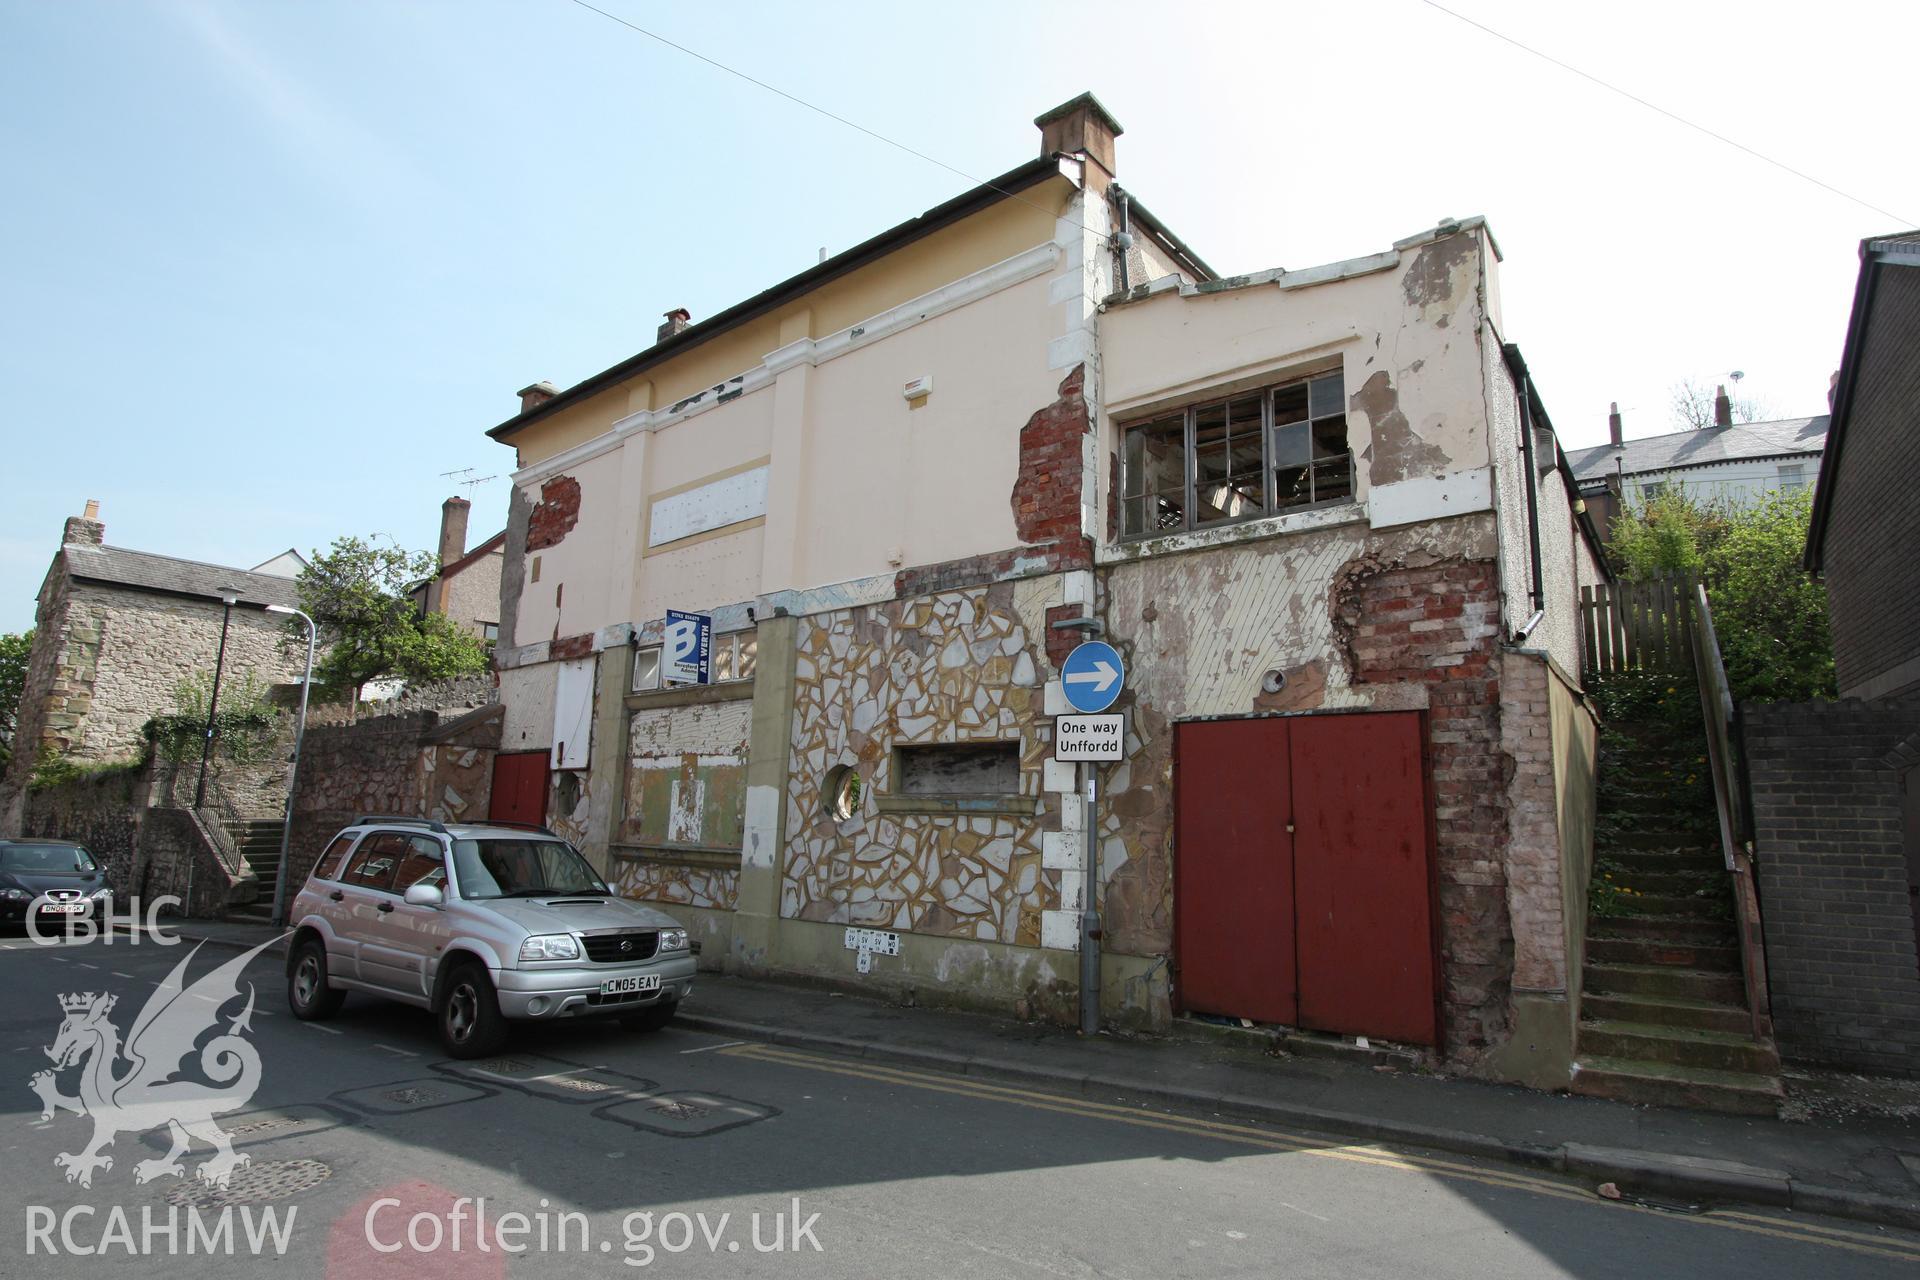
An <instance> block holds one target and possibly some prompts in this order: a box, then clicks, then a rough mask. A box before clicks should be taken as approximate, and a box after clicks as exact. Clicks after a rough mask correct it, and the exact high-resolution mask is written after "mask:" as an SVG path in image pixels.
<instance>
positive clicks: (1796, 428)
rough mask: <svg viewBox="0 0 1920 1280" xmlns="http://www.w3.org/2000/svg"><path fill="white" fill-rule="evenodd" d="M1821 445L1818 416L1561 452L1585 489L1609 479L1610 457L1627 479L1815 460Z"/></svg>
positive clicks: (1823, 432)
mask: <svg viewBox="0 0 1920 1280" xmlns="http://www.w3.org/2000/svg"><path fill="white" fill-rule="evenodd" d="M1826 443H1827V415H1826V414H1824V413H1823V414H1820V415H1819V416H1818V417H1813V418H1782V419H1780V420H1779V421H1777V422H1743V423H1741V424H1739V425H1738V426H1732V427H1702V428H1700V429H1699V430H1696V431H1676V432H1674V433H1673V434H1672V435H1665V436H1643V437H1641V438H1640V439H1638V440H1627V441H1625V442H1623V443H1622V444H1621V445H1620V447H1619V448H1617V449H1616V448H1614V447H1613V446H1612V445H1610V444H1602V445H1595V446H1593V447H1592V448H1589V449H1568V450H1567V451H1566V452H1567V463H1568V465H1570V466H1571V467H1572V468H1573V474H1574V476H1575V478H1577V479H1578V480H1579V481H1580V483H1582V484H1586V483H1588V482H1589V481H1599V480H1603V479H1605V478H1606V477H1607V476H1610V475H1612V474H1613V472H1614V457H1615V456H1616V455H1619V456H1620V470H1621V471H1622V472H1624V473H1625V474H1627V475H1630V476H1633V475H1644V474H1646V473H1648V472H1656V471H1678V470H1681V469H1683V468H1686V467H1705V466H1711V465H1713V464H1714V463H1717V462H1743V461H1747V460H1750V459H1754V458H1783V457H1790V456H1792V455H1793V454H1796V453H1804V454H1807V455H1808V456H1810V457H1816V458H1817V457H1819V455H1820V451H1821V450H1822V449H1824V448H1825V447H1826Z"/></svg>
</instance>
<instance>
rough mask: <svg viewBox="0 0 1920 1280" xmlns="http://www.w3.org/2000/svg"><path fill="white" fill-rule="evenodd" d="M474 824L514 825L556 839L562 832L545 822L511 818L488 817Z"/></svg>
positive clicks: (489, 825) (516, 828) (517, 828)
mask: <svg viewBox="0 0 1920 1280" xmlns="http://www.w3.org/2000/svg"><path fill="white" fill-rule="evenodd" d="M473 825H474V826H476V827H512V828H514V829H515V830H517V831H538V832H539V833H540V834H541V835H543V836H552V837H553V838H554V839H556V840H558V839H559V838H560V833H559V832H558V831H555V830H554V829H553V828H552V827H550V826H548V825H547V824H546V823H544V822H515V821H513V820H512V819H511V818H488V819H486V820H485V821H484V822H476V823H474V824H473Z"/></svg>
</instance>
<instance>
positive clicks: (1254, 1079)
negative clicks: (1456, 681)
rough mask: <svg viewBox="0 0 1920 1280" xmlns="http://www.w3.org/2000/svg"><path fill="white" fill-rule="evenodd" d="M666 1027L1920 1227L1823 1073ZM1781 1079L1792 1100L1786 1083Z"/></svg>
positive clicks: (933, 1012) (228, 939)
mask: <svg viewBox="0 0 1920 1280" xmlns="http://www.w3.org/2000/svg"><path fill="white" fill-rule="evenodd" d="M167 927H168V928H171V929H174V930H175V931H177V932H178V933H179V934H180V935H181V936H183V937H186V938H190V939H204V940H206V941H207V942H209V943H212V944H219V945H224V946H232V947H240V948H245V947H251V946H254V945H257V944H258V943H259V942H261V941H264V940H265V939H267V938H268V937H269V936H271V934H272V930H271V929H269V928H267V927H266V926H260V925H250V924H240V923H235V922H228V921H177V922H169V924H168V925H167ZM676 1025H677V1026H680V1027H683V1028H685V1029H688V1030H694V1031H705V1032H710V1033H713V1034H716V1035H721V1036H730V1037H736V1038H739V1039H741V1040H749V1041H756V1042H760V1043H765V1044H773V1045H786V1046H792V1047H795V1048H801V1049H809V1050H819V1051H824V1052H826V1053H830V1054H834V1055H839V1056H843V1057H848V1058H857V1059H863V1060H865V1061H866V1062H869V1063H875V1064H890V1065H893V1066H900V1067H911V1068H917V1069H924V1070H929V1071H937V1072H943V1073H949V1074H952V1075H956V1076H966V1077H977V1078H983V1079H991V1080H997V1081H1003V1082H1009V1083H1014V1084H1019V1085H1027V1086H1034V1087H1038V1088H1043V1089H1046V1090H1049V1091H1051V1092H1053V1093H1056V1094H1065V1095H1079V1096H1081V1097H1084V1098H1098V1099H1102V1100H1108V1101H1127V1102H1132V1103H1147V1104H1152V1105H1156V1106H1162V1107H1172V1108H1177V1109H1180V1110H1182V1111H1188V1112H1191V1111H1195V1110H1198V1111H1203V1112H1206V1113H1208V1114H1211V1115H1215V1116H1220V1117H1228V1116H1231V1117H1236V1118H1242V1119H1248V1120H1254V1121H1258V1122H1262V1123H1267V1124H1274V1125H1283V1126H1286V1127H1288V1128H1291V1129H1299V1130H1306V1131H1309V1132H1311V1133H1313V1134H1315V1135H1325V1136H1329V1137H1338V1138H1358V1139H1365V1140H1370V1141H1378V1142H1393V1143H1403V1144H1410V1145H1414V1146H1418V1147H1421V1148H1425V1149H1431V1150H1436V1151H1445V1152H1453V1153H1458V1154H1461V1155H1466V1156H1472V1157H1478V1158H1482V1159H1488V1160H1494V1161H1499V1162H1502V1163H1505V1164H1509V1165H1518V1166H1522V1167H1525V1168H1529V1169H1537V1170H1544V1171H1551V1172H1553V1173H1558V1174H1564V1175H1568V1176H1570V1177H1572V1178H1575V1179H1579V1180H1583V1181H1585V1182H1587V1183H1588V1184H1590V1185H1592V1186H1595V1187H1597V1186H1598V1185H1599V1184H1602V1183H1608V1182H1611V1183H1613V1184H1615V1185H1616V1186H1617V1187H1618V1188H1619V1189H1620V1190H1621V1191H1622V1192H1623V1193H1625V1194H1626V1195H1628V1196H1629V1197H1632V1196H1636V1195H1638V1196H1642V1197H1646V1198H1648V1199H1650V1200H1653V1201H1655V1202H1658V1203H1666V1202H1674V1201H1678V1202H1681V1203H1685V1204H1688V1205H1715V1204H1721V1205H1724V1204H1729V1203H1738V1204H1750V1205H1764V1206H1776V1207H1780V1208H1785V1209H1789V1210H1793V1211H1797V1212H1802V1213H1817V1214H1826V1215H1831V1216H1835V1217H1842V1218H1850V1219H1854V1220H1857V1221H1863V1222H1875V1223H1886V1224H1892V1225H1896V1226H1903V1227H1907V1228H1913V1229H1920V1117H1916V1116H1914V1115H1912V1114H1901V1113H1900V1112H1899V1109H1897V1108H1879V1109H1870V1108H1856V1107H1850V1106H1847V1105H1836V1104H1835V1086H1834V1084H1833V1081H1832V1079H1831V1078H1828V1079H1824V1080H1821V1081H1817V1082H1816V1081H1804V1080H1803V1081H1802V1084H1803V1085H1804V1086H1805V1087H1806V1088H1808V1089H1809V1090H1811V1091H1814V1092H1816V1093H1818V1094H1819V1095H1820V1098H1819V1101H1820V1103H1821V1105H1811V1106H1809V1105H1795V1102H1794V1100H1793V1099H1792V1098H1790V1100H1789V1106H1788V1109H1787V1110H1788V1114H1798V1115H1801V1116H1804V1117H1806V1118H1805V1119H1802V1120H1799V1121H1797V1122H1790V1121H1784V1120H1770V1119H1766V1118H1759V1117H1750V1116H1729V1115H1720V1114H1717V1113H1712V1112H1701V1111H1688V1110H1681V1109H1676V1108H1666V1107H1648V1106H1636V1105H1632V1104H1627V1103H1619V1102H1612V1101H1608V1100H1605V1099H1599V1098H1583V1097H1574V1096H1571V1095H1567V1094H1551V1093H1543V1092H1539V1091H1536V1090H1531V1089H1524V1088H1519V1087H1517V1086H1507V1085H1498V1084H1488V1083H1484V1082H1481V1081H1475V1080H1467V1079H1462V1078H1459V1077H1452V1076H1445V1075H1439V1074H1434V1073H1430V1072H1424V1071H1418V1070H1407V1069H1403V1068H1401V1067H1398V1066H1393V1065H1387V1064H1383V1063H1381V1062H1378V1061H1369V1060H1367V1059H1364V1058H1362V1059H1361V1060H1358V1061H1346V1060H1341V1059H1339V1058H1322V1057H1318V1056H1307V1055H1304V1054H1300V1053H1291V1052H1278V1053H1276V1052H1274V1051H1273V1042H1272V1041H1271V1040H1270V1039H1269V1038H1268V1037H1266V1036H1263V1035H1260V1034H1257V1033H1246V1034H1244V1035H1240V1034H1235V1033H1232V1032H1229V1031H1226V1030H1225V1029H1221V1028H1204V1029H1203V1028H1183V1029H1182V1031H1181V1032H1179V1033H1176V1034H1175V1035H1173V1036H1169V1037H1145V1036H1123V1035H1107V1034H1103V1035H1100V1036H1097V1037H1094V1038H1092V1039H1087V1038H1083V1037H1081V1036H1079V1035H1078V1034H1076V1033H1074V1032H1071V1031H1068V1030H1065V1029H1062V1028H1058V1027H1054V1026H1051V1025H1047V1024H1040V1023H1021V1022H1016V1021H1012V1020H1010V1019H1002V1018H994V1017H987V1016H982V1015H976V1014H968V1013H959V1012H954V1011H949V1010H937V1009H928V1008H922V1007H905V1006H901V1005H897V1004H890V1003H886V1002H883V1001H879V1000H871V999H866V998H862V997H858V996H853V995H845V994H842V993H839V992H835V991H827V990H820V989H815V988H811V987H801V986H794V985H787V984H781V983H772V982H763V981H752V980H746V979H741V978H732V977H725V976H722V975H718V974H712V973H704V974H702V975H701V978H700V980H699V981H698V982H697V983H696V985H695V990H694V998H693V999H692V1000H690V1001H688V1002H687V1004H686V1006H685V1007H684V1008H683V1009H682V1011H681V1013H680V1016H679V1018H678V1019H677V1022H676ZM1788 1084H1789V1089H1790V1090H1792V1089H1793V1088H1794V1086H1795V1081H1794V1080H1793V1079H1791V1078H1790V1079H1789V1081H1788ZM1843 1086H1844V1082H1843ZM1861 1087H1862V1088H1870V1087H1871V1082H1864V1081H1863V1082H1861ZM1840 1093H1841V1094H1842V1095H1844V1093H1845V1088H1844V1087H1842V1088H1841V1089H1840Z"/></svg>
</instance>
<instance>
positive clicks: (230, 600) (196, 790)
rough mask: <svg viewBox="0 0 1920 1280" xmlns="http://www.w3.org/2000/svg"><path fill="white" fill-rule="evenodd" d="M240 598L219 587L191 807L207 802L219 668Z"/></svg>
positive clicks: (237, 592)
mask: <svg viewBox="0 0 1920 1280" xmlns="http://www.w3.org/2000/svg"><path fill="white" fill-rule="evenodd" d="M239 599H240V589H239V588H238V587H221V588H220V605H221V609H220V651H219V653H217V654H215V655H214V659H213V693H212V695H211V696H209V697H208V698H207V736H206V739H205V741H203V742H202V743H201V744H200V781H199V782H197V783H195V784H194V787H193V807H194V808H196V809H198V808H200V807H201V806H202V805H204V804H206V802H207V765H209V764H210V763H212V761H213V734H214V716H215V715H216V714H217V713H218V712H219V710H220V668H221V667H222V666H224V665H225V664H226V661H227V625H228V624H229V623H231V622H232V621H233V606H234V604H235V603H237V602H238V601H239Z"/></svg>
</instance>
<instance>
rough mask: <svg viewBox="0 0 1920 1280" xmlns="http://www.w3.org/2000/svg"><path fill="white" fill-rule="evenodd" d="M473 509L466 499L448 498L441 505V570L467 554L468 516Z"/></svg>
mask: <svg viewBox="0 0 1920 1280" xmlns="http://www.w3.org/2000/svg"><path fill="white" fill-rule="evenodd" d="M472 509H473V504H472V503H471V502H468V501H467V500H466V499H465V498H448V499H447V500H446V501H445V502H443V503H441V504H440V567H441V568H443V569H444V568H445V567H446V566H448V565H450V564H452V563H453V562H454V561H455V560H458V559H459V558H460V557H461V556H463V555H465V554H467V514H468V513H469V512H470V511H472Z"/></svg>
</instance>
